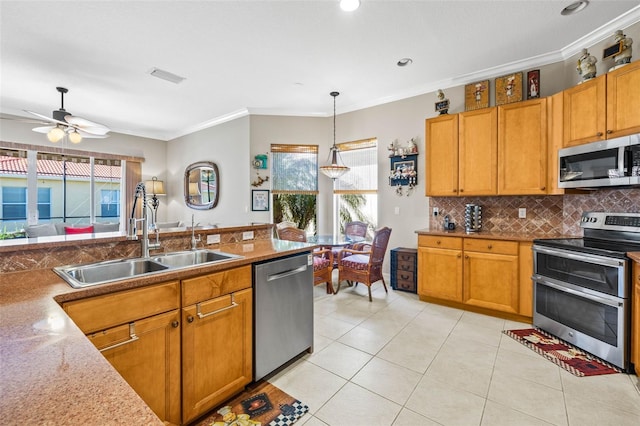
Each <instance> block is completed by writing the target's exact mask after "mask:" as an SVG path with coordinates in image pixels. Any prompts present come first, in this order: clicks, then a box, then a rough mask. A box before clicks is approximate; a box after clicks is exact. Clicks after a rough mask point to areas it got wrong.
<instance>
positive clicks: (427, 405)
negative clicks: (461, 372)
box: [405, 377, 485, 425]
mask: <svg viewBox="0 0 640 426" xmlns="http://www.w3.org/2000/svg"><path fill="white" fill-rule="evenodd" d="M484 403H485V399H484V398H482V397H479V396H478V395H475V394H473V393H471V392H466V391H464V390H461V389H456V388H453V387H451V386H448V385H447V384H445V383H441V382H439V381H437V380H433V379H430V378H428V377H425V378H423V379H422V380H421V381H420V383H418V386H417V387H416V390H415V391H413V394H411V396H410V397H409V400H408V401H407V403H406V404H405V407H406V408H408V409H410V410H412V411H415V412H416V413H418V414H421V415H423V416H425V417H427V418H429V419H430V420H433V421H435V422H438V423H440V424H443V425H479V424H480V419H481V418H482V410H483V408H484Z"/></svg>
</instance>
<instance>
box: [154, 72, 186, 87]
mask: <svg viewBox="0 0 640 426" xmlns="http://www.w3.org/2000/svg"><path fill="white" fill-rule="evenodd" d="M148 72H149V74H151V75H152V76H154V77H158V78H160V79H162V80H166V81H170V82H172V83H175V84H179V83H182V82H183V81H184V80H186V78H185V77H180V76H179V75H176V74H174V73H171V72H169V71H165V70H161V69H160V68H151V69H150V70H149V71H148Z"/></svg>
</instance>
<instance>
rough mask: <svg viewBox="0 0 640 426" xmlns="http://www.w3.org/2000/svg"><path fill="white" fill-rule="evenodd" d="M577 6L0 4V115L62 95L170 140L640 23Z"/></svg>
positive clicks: (535, 57)
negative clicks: (565, 11)
mask: <svg viewBox="0 0 640 426" xmlns="http://www.w3.org/2000/svg"><path fill="white" fill-rule="evenodd" d="M571 1H572V0H565V1H562V0H554V1H551V0H546V1H534V0H526V1H524V0H522V1H521V0H511V1H495V0H494V1H457V0H447V1H435V0H423V1H400V0H362V1H361V3H362V5H361V7H360V8H359V9H358V10H356V11H355V12H349V13H347V12H343V11H342V10H340V8H339V7H338V1H337V0H317V1H313V0H293V1H272V0H262V1H248V0H236V1H215V0H210V1H93V0H83V1H5V0H2V1H1V2H0V20H1V21H0V34H1V44H0V60H1V61H0V64H1V65H0V72H1V74H0V78H1V83H0V88H1V93H0V112H2V113H5V114H12V115H20V116H25V117H26V116H29V115H28V114H26V113H25V112H24V111H23V110H24V109H28V110H31V111H36V112H39V113H42V114H46V115H50V113H51V111H53V110H54V109H58V108H59V106H60V95H59V94H58V93H57V92H56V90H55V87H56V86H63V87H67V88H68V89H69V93H68V94H67V95H66V96H65V109H66V110H67V111H69V112H70V113H72V114H74V115H78V116H81V117H84V118H87V119H89V120H93V121H96V122H99V123H103V124H105V125H107V126H109V127H110V128H111V129H112V130H113V131H116V132H120V133H126V134H132V135H138V136H145V137H151V138H155V139H161V140H170V139H172V138H175V137H178V136H181V135H184V134H187V133H191V132H193V131H195V130H198V129H201V128H204V127H208V126H210V125H212V124H214V123H216V122H220V121H224V120H226V119H230V118H232V117H237V116H242V115H246V114H277V115H303V116H323V117H324V116H329V115H331V114H332V113H333V100H332V98H331V97H330V96H329V92H331V91H333V90H337V91H339V92H341V95H340V96H339V97H338V98H337V100H336V101H337V109H338V113H341V112H347V111H353V110H357V109H361V108H366V107H370V106H373V105H378V104H381V103H385V102H389V101H393V100H398V99H403V98H407V97H410V96H415V95H419V94H422V93H427V92H433V91H435V90H437V89H438V88H442V89H446V88H447V87H451V86H457V85H460V84H466V83H469V82H472V81H475V80H477V79H478V78H480V77H489V76H496V75H499V73H500V72H501V71H505V70H506V71H505V72H510V71H511V70H509V68H512V70H513V71H515V70H523V69H525V68H526V66H528V68H531V67H535V66H538V65H544V64H546V63H551V62H556V61H559V60H562V59H564V58H566V57H568V56H570V55H572V54H574V53H577V52H578V51H579V50H580V49H581V48H582V47H585V46H588V45H589V43H586V41H587V40H588V39H589V37H590V36H591V37H592V38H593V37H594V36H593V34H599V35H598V37H601V38H600V39H602V37H604V36H606V37H610V36H611V34H612V31H611V30H610V29H609V28H607V32H606V33H605V34H604V36H601V35H600V33H602V32H603V31H602V30H603V28H606V26H607V25H611V21H612V20H614V19H617V21H616V22H615V24H619V23H620V22H625V19H626V20H627V21H629V20H633V22H635V21H637V20H639V19H640V18H638V15H640V6H639V2H638V1H637V0H635V1H613V0H592V1H590V4H589V6H588V7H587V8H586V9H584V10H583V11H581V12H580V13H578V14H576V15H573V16H561V15H560V11H561V9H562V8H563V7H564V6H567V5H568V4H569V3H571ZM630 11H631V12H630ZM603 26H605V27H603ZM598 29H600V31H598ZM616 29H617V28H616ZM600 39H599V40H589V41H594V42H597V41H600ZM639 41H640V40H639ZM585 43H586V44H585ZM591 44H592V43H591ZM404 57H409V58H412V59H413V64H412V65H410V66H408V67H404V68H400V67H398V66H396V62H397V61H398V60H399V59H401V58H404ZM153 67H157V68H161V69H163V70H166V71H169V72H172V73H175V74H178V75H180V76H183V77H186V80H185V81H184V82H182V83H181V84H178V85H176V84H173V83H169V82H167V81H164V80H159V79H157V78H154V77H151V76H150V75H149V74H148V71H149V70H150V69H151V68H153ZM497 69H499V71H496V70H497ZM0 125H1V122H0Z"/></svg>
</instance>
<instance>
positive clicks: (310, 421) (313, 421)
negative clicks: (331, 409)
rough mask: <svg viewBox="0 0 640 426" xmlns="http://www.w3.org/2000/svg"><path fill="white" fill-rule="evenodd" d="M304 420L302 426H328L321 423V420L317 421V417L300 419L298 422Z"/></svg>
mask: <svg viewBox="0 0 640 426" xmlns="http://www.w3.org/2000/svg"><path fill="white" fill-rule="evenodd" d="M307 415H308V414H305V416H307ZM302 420H304V423H301V424H303V425H304V426H328V425H327V424H326V423H325V422H323V421H322V420H320V419H318V418H317V417H313V416H311V417H309V418H307V419H304V418H303V419H300V420H299V421H302Z"/></svg>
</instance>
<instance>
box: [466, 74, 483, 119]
mask: <svg viewBox="0 0 640 426" xmlns="http://www.w3.org/2000/svg"><path fill="white" fill-rule="evenodd" d="M488 106H489V80H483V81H476V82H475V83H471V84H467V85H466V86H464V110H465V111H473V110H475V109H480V108H487V107H488Z"/></svg>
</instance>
